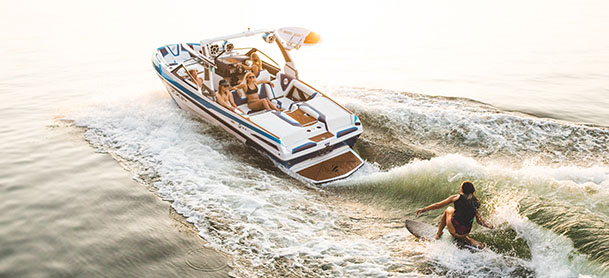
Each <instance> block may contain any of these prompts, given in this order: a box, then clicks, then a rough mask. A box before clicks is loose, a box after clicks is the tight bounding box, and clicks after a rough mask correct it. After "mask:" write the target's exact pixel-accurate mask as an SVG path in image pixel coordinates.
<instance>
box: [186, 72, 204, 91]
mask: <svg viewBox="0 0 609 278" xmlns="http://www.w3.org/2000/svg"><path fill="white" fill-rule="evenodd" d="M188 74H189V75H190V78H191V79H192V81H194V82H195V83H196V84H197V88H203V78H201V77H199V76H198V74H197V70H196V69H189V70H188Z"/></svg>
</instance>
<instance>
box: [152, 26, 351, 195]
mask: <svg viewBox="0 0 609 278" xmlns="http://www.w3.org/2000/svg"><path fill="white" fill-rule="evenodd" d="M319 41H320V36H319V35H318V34H317V33H315V32H311V31H309V30H307V29H304V28H298V27H287V28H279V29H260V30H249V29H248V30H247V31H245V32H241V33H237V34H232V35H226V36H221V37H216V38H210V39H204V40H201V41H200V42H198V43H176V44H168V45H165V46H162V47H159V48H158V49H157V50H156V51H155V52H154V54H153V56H152V63H153V67H154V69H155V71H156V73H157V74H158V76H159V77H160V79H161V80H162V82H163V84H164V85H165V87H166V88H167V91H168V93H169V95H170V96H171V98H173V100H174V101H175V103H176V104H177V105H178V106H179V107H180V108H182V109H183V110H187V111H190V112H192V113H193V114H194V115H196V116H197V117H198V118H201V119H203V120H205V121H208V122H211V123H213V124H216V125H219V126H220V127H222V128H223V129H225V130H226V131H227V132H229V133H230V134H232V135H233V136H235V137H236V138H237V139H238V140H240V141H242V142H243V143H245V144H247V145H248V146H251V147H253V148H254V149H256V150H258V151H260V152H261V153H263V154H265V155H267V156H268V157H269V158H270V159H272V160H273V161H274V162H275V164H276V165H277V166H278V167H279V168H280V169H282V170H283V171H285V172H287V173H288V174H290V175H292V176H293V177H296V178H299V179H301V180H304V181H305V182H310V183H314V184H320V183H327V182H330V181H334V180H338V179H342V178H345V177H348V176H349V175H351V174H352V173H354V172H355V171H356V170H357V169H358V168H360V167H361V166H362V165H363V161H362V159H361V158H360V157H359V155H358V154H357V153H356V152H355V151H354V150H353V149H352V148H353V145H354V144H355V142H356V141H357V138H358V137H359V136H360V135H361V133H362V131H363V129H362V128H363V127H362V124H361V121H360V120H359V119H358V117H357V116H356V115H355V114H353V113H352V112H351V111H349V110H348V109H347V108H345V107H344V106H342V105H340V104H339V103H337V102H336V101H334V100H333V99H332V98H330V97H328V96H327V95H325V94H324V93H322V92H321V91H319V90H317V89H315V88H313V87H312V86H310V85H309V84H307V83H305V82H304V81H302V80H300V79H299V78H298V70H297V69H296V66H295V63H294V60H293V59H292V56H291V55H290V52H291V51H293V50H297V49H299V48H300V47H302V46H307V45H315V44H316V43H318V42H319ZM252 53H257V54H258V56H259V57H260V58H261V60H262V68H263V69H262V70H261V71H260V73H259V74H258V76H257V79H258V80H265V81H269V82H270V83H272V84H273V86H271V85H270V84H265V83H262V84H260V85H259V88H258V94H259V97H260V99H262V98H267V99H269V100H270V101H271V102H272V103H273V104H275V105H276V106H277V107H278V108H281V109H282V110H283V111H265V110H262V111H251V110H250V109H248V106H247V100H246V99H245V98H244V96H245V94H244V93H243V92H239V91H236V90H233V91H232V92H231V94H232V97H233V100H234V101H235V104H236V105H237V106H238V108H239V109H240V110H241V111H239V110H236V109H235V110H234V111H231V110H229V109H227V108H225V107H223V106H221V105H220V104H218V103H217V102H216V101H215V92H216V91H217V88H218V84H219V82H220V80H227V81H228V82H229V83H230V85H232V86H234V85H237V84H238V83H239V82H241V80H242V78H243V76H244V74H245V71H244V70H243V67H240V66H237V65H238V64H239V63H241V64H247V63H248V62H249V58H250V56H251V54H252ZM273 53H274V54H275V56H274V57H272V55H273ZM269 55H271V56H269ZM277 56H279V58H282V59H283V61H281V62H282V65H280V64H279V63H277V62H276V60H275V59H277V58H278V57H277ZM193 70H196V76H197V77H198V78H200V79H198V80H203V82H202V83H203V84H202V86H198V85H197V82H196V81H195V77H194V75H195V72H194V71H193ZM199 83H200V82H199Z"/></svg>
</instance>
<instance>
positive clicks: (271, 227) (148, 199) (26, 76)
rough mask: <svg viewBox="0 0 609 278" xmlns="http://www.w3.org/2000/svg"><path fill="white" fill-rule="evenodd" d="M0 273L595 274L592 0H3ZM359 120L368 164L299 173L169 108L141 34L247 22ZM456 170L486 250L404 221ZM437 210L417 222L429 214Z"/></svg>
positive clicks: (597, 89) (598, 249) (598, 63)
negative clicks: (315, 36) (414, 231)
mask: <svg viewBox="0 0 609 278" xmlns="http://www.w3.org/2000/svg"><path fill="white" fill-rule="evenodd" d="M7 7H8V8H5V9H3V10H2V11H0V16H1V18H2V19H0V20H1V22H2V25H3V28H2V29H0V36H1V37H2V41H0V53H2V54H3V55H2V56H3V57H4V61H5V63H4V66H3V67H2V69H0V73H1V75H0V76H1V77H0V99H1V100H2V101H1V102H0V106H1V109H0V119H2V122H3V125H2V126H1V127H0V138H1V140H0V144H1V145H0V147H1V149H2V151H1V155H0V169H2V170H1V171H0V196H1V197H0V204H1V205H0V206H1V211H2V212H3V213H2V214H1V215H0V276H2V277H5V276H6V277H32V276H33V277H39V276H53V277H55V276H59V277H64V276H65V277H73V276H82V277H90V276H107V277H116V276H120V277H142V276H181V277H226V276H229V275H232V276H235V277H274V276H275V277H291V276H292V277H303V276H304V277H311V276H322V277H388V276H389V277H421V276H425V277H427V276H429V277H437V276H451V277H454V276H463V277H465V276H467V277H506V276H512V277H531V276H533V277H578V276H579V277H605V276H606V275H608V274H609V228H608V227H609V221H608V220H607V216H609V205H608V204H609V165H608V164H609V155H608V153H609V128H608V127H607V126H609V120H608V119H609V109H607V107H609V100H608V98H607V97H606V96H607V95H608V94H609V71H607V69H609V20H607V19H608V18H609V3H607V2H605V1H577V2H576V1H548V2H530V1H510V2H505V3H493V2H488V1H464V2H454V1H426V2H424V3H415V2H412V3H410V2H404V3H401V2H390V1H376V2H366V3H361V4H354V3H351V2H327V1H326V2H321V1H318V2H316V1H313V2H312V3H307V4H306V5H304V4H303V5H301V6H297V5H288V4H286V3H284V2H276V1H272V2H268V3H265V4H262V3H253V2H251V1H234V2H231V3H203V2H201V1H198V2H185V3H182V2H180V3H167V2H161V1H150V2H145V3H133V2H118V1H104V2H95V3H87V2H80V1H59V2H48V3H47V2H43V1H34V2H23V3H10V5H7ZM281 26H303V27H307V28H310V29H312V30H314V31H316V32H318V33H320V34H321V36H322V38H323V41H322V43H321V44H319V45H317V46H314V47H303V48H301V49H300V50H298V51H296V52H294V53H293V54H292V55H293V56H294V58H295V59H296V65H297V66H298V68H299V70H300V75H301V76H300V77H301V78H302V79H303V80H305V81H306V82H307V83H309V84H312V85H313V86H315V87H317V88H319V89H321V90H323V91H324V92H325V93H326V94H328V95H330V96H332V97H333V98H334V99H336V100H337V101H338V102H340V103H341V104H344V105H345V106H347V107H348V108H349V109H350V110H352V111H353V112H354V113H356V114H357V115H358V117H360V118H361V119H362V122H363V126H364V134H363V135H362V137H361V138H360V140H359V141H358V143H357V144H356V150H357V151H358V152H359V153H360V155H361V156H362V158H364V159H365V160H366V165H365V166H364V167H363V168H362V169H361V170H359V171H358V172H357V173H355V174H354V175H353V176H352V177H350V178H348V179H345V180H342V181H338V182H335V183H332V184H327V185H323V186H317V187H315V186H310V185H306V184H303V183H301V182H299V181H297V180H294V179H293V178H291V177H289V176H288V175H286V174H284V173H283V172H281V171H279V170H278V169H277V168H276V167H275V166H274V165H273V163H271V162H270V161H268V160H267V159H266V158H265V157H263V156H261V155H260V154H258V153H257V152H255V151H252V150H250V149H248V148H247V147H246V146H244V145H242V144H241V143H239V142H238V141H236V140H234V139H233V138H232V137H231V136H230V135H229V134H227V133H226V132H224V131H223V130H221V129H219V128H217V127H214V126H211V125H209V124H207V123H204V122H201V121H199V120H196V119H195V118H194V117H193V116H192V115H190V114H188V113H186V112H184V111H181V110H180V109H179V108H177V107H176V106H175V105H174V104H173V102H172V100H171V99H170V98H169V96H168V95H167V93H166V92H165V90H164V87H163V86H162V83H161V82H160V81H159V80H158V77H157V76H156V74H155V73H154V70H153V69H152V67H151V62H150V57H151V54H152V52H153V51H154V50H155V49H156V48H157V47H159V46H162V45H165V44H169V43H177V42H197V41H198V40H200V39H203V38H207V37H214V36H219V35H224V34H229V33H237V32H241V31H244V30H246V29H247V28H248V27H251V28H253V29H256V28H265V27H281ZM463 180H472V181H474V183H475V184H476V189H477V194H478V197H479V198H480V200H481V201H482V203H483V207H482V209H483V214H484V215H485V216H486V218H487V219H488V220H489V221H490V222H491V223H493V224H494V225H495V226H498V229H496V230H493V231H491V230H488V229H485V228H483V227H480V226H475V227H474V229H473V234H472V235H473V237H475V238H477V239H480V240H483V241H484V242H486V243H487V244H488V245H489V246H490V248H488V249H486V250H483V251H480V252H474V253H472V252H470V251H469V250H462V249H458V248H456V247H455V246H454V245H452V244H450V243H449V242H445V241H439V242H431V243H430V242H420V241H416V240H415V239H414V238H413V237H412V236H411V235H410V234H409V233H408V232H407V231H406V230H405V229H403V220H404V219H406V218H412V217H414V211H415V210H416V209H417V208H419V207H422V206H426V205H428V204H431V203H433V202H437V201H440V200H442V199H444V198H446V197H447V196H448V195H450V194H456V193H457V192H458V185H459V184H460V183H461V182H462V181H463ZM440 214H441V211H440V210H437V211H433V212H428V213H426V214H425V215H423V217H422V218H421V220H422V221H425V222H428V223H436V222H437V221H438V220H439V216H440Z"/></svg>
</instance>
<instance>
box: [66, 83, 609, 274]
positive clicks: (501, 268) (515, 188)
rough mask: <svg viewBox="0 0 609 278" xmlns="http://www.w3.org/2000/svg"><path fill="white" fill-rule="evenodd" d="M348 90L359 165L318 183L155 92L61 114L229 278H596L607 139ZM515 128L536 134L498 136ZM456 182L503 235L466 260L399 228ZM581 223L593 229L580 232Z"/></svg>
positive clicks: (474, 109)
mask: <svg viewBox="0 0 609 278" xmlns="http://www.w3.org/2000/svg"><path fill="white" fill-rule="evenodd" d="M352 90H353V89H352V88H348V89H344V90H343V89H335V90H333V91H332V92H331V93H332V94H334V95H335V96H336V97H337V98H339V99H340V101H341V102H344V103H346V104H347V106H348V107H349V108H350V109H353V110H355V112H356V113H357V114H358V116H359V115H361V118H362V121H363V122H364V126H365V129H366V132H365V133H364V135H362V138H361V139H360V141H359V142H358V143H357V144H356V149H357V150H358V152H359V153H360V154H361V155H362V157H363V158H365V159H366V160H367V161H368V163H366V165H365V166H364V167H362V169H360V170H359V171H358V172H357V173H355V174H354V175H353V176H352V177H351V178H349V179H346V180H342V181H337V182H334V183H331V184H328V185H325V186H323V187H321V188H312V187H310V186H308V185H303V184H302V183H300V182H299V181H297V180H295V179H293V178H291V177H289V176H288V175H286V174H284V173H283V172H281V171H280V170H278V169H277V168H276V167H274V165H273V163H272V162H271V161H269V160H268V159H267V158H265V157H264V156H262V155H260V154H259V153H257V152H256V151H253V150H250V149H249V148H247V147H246V146H245V145H243V144H241V143H240V142H238V141H237V140H234V139H233V138H232V137H231V136H230V135H228V134H227V133H226V132H224V131H223V130H221V129H220V128H217V127H213V126H211V125H208V124H205V123H202V122H199V121H198V120H196V119H194V118H192V115H190V114H188V113H185V112H183V111H181V110H179V109H178V108H176V107H175V106H174V104H173V103H172V102H171V100H170V99H169V98H167V97H159V95H164V94H161V93H159V94H155V95H152V96H148V97H144V98H142V97H139V98H138V100H137V101H129V100H127V101H125V99H122V100H121V101H120V102H112V103H100V104H95V105H93V106H92V107H88V108H86V109H83V110H79V111H76V112H74V113H72V114H71V115H70V116H68V118H69V119H72V120H73V121H74V125H75V126H78V127H82V128H84V130H85V133H84V136H85V139H86V140H87V141H88V142H90V143H91V145H92V146H93V147H94V148H96V149H97V150H98V151H100V152H107V153H110V154H111V155H112V156H113V157H115V158H116V159H117V160H118V161H119V162H120V163H121V164H122V165H123V166H125V168H126V169H128V170H129V171H131V172H132V173H133V175H134V177H135V178H136V179H137V180H138V181H139V182H141V183H142V184H144V185H146V186H148V187H150V188H152V189H154V190H155V192H156V194H158V195H159V196H160V197H161V198H163V199H164V200H167V201H169V202H171V205H172V207H173V208H174V209H175V210H176V211H177V212H178V213H179V214H181V215H183V216H184V217H185V218H186V220H187V221H188V222H190V223H192V224H193V225H194V226H195V227H196V229H197V231H198V233H199V235H200V236H201V237H203V238H204V239H206V240H207V241H208V242H209V243H210V245H212V246H213V247H215V248H218V249H221V250H223V251H225V252H227V253H230V254H232V255H233V256H234V257H235V260H234V263H235V265H236V268H235V269H236V270H235V271H236V272H237V274H236V275H237V276H243V277H256V276H269V275H286V276H287V275H300V276H327V277H335V276H347V277H351V276H353V277H359V276H362V275H367V276H373V277H375V276H376V277H386V276H388V275H391V276H401V275H405V276H408V275H417V276H426V275H429V276H432V277H433V276H437V275H445V276H473V277H488V276H495V277H505V276H519V277H527V276H533V275H535V276H540V277H544V276H545V277H572V276H577V274H590V275H592V276H594V275H602V274H606V273H607V271H608V269H607V262H608V261H609V259H608V257H607V256H606V255H607V254H606V251H604V250H607V247H606V246H605V245H603V244H596V243H595V242H598V241H599V240H605V239H606V237H605V236H606V235H607V234H609V233H607V228H604V226H609V225H606V224H607V222H606V221H605V220H604V219H605V218H606V216H607V215H609V206H608V205H607V204H609V202H607V201H608V200H609V195H608V192H609V168H607V166H605V165H604V164H603V162H604V161H606V155H604V154H600V153H597V152H600V151H602V150H605V148H607V146H606V145H603V144H604V142H606V140H607V138H609V135H607V130H606V129H604V128H602V127H588V126H582V125H577V124H570V123H562V122H558V121H552V120H546V119H536V118H531V117H528V116H526V115H519V114H514V113H507V112H503V111H499V110H497V109H494V108H492V107H489V106H487V105H485V104H482V103H477V102H469V101H465V100H462V99H454V98H435V97H428V96H423V95H415V94H403V93H395V92H386V91H375V92H368V91H364V90H363V89H362V91H361V92H358V93H356V94H353V92H352ZM387 103H388V104H387ZM364 104H365V105H364ZM489 119H490V120H489ZM452 121H457V123H452ZM459 121H460V123H459ZM527 125H529V126H527ZM466 131H467V132H466ZM524 131H528V132H532V133H534V134H529V135H528V136H524V135H522V136H515V135H514V137H512V138H511V140H508V139H505V138H503V139H502V138H501V137H502V136H506V134H512V133H516V132H521V133H523V132H524ZM459 134H461V135H459ZM561 134H562V135H561ZM567 135H568V136H567ZM535 136H542V137H543V138H536V137H535ZM544 136H545V137H544ZM595 136H596V137H595ZM521 137H523V138H524V139H523V138H521ZM508 138H509V137H508ZM544 140H545V141H548V142H546V143H544ZM552 140H557V141H556V142H553V143H549V142H550V141H552ZM561 140H562V141H561ZM572 142H578V144H579V145H576V146H571V145H570V144H572ZM536 144H537V145H536ZM542 145H543V146H544V147H543V148H542V147H541V146H542ZM562 145H566V147H559V146H562ZM575 150H577V151H575ZM580 150H588V152H585V151H582V152H580ZM458 153H460V154H458ZM505 157H507V158H508V159H505V160H504V159H503V158H505ZM524 158H527V159H524ZM580 160H581V161H580ZM506 161H507V163H506ZM523 161H524V162H523ZM466 179H467V180H473V181H474V183H475V184H476V185H477V189H478V197H479V198H480V200H481V201H482V203H483V204H484V206H483V211H484V215H485V216H486V217H489V218H490V219H491V221H493V223H495V224H497V225H500V227H501V228H500V229H499V230H497V231H488V230H484V229H478V228H475V233H474V234H473V236H475V237H477V238H479V239H482V240H484V241H485V242H487V243H489V246H491V248H489V249H488V250H484V251H482V252H477V253H471V252H469V251H467V250H461V249H458V248H456V247H455V246H454V245H452V244H446V243H445V242H431V243H424V242H418V241H416V240H414V238H413V237H412V236H409V235H408V233H406V232H405V230H404V229H403V224H402V222H401V221H402V219H403V216H404V214H406V215H407V216H408V217H412V216H413V212H414V210H415V209H416V208H418V207H420V206H423V205H427V204H429V203H432V202H436V201H438V200H441V199H443V198H446V196H448V195H450V194H455V193H456V191H457V190H458V184H459V183H460V182H461V181H463V180H466ZM561 207H566V208H569V209H564V210H561V209H560V208H561ZM437 213H440V211H437ZM554 219H560V221H554ZM580 219H583V221H579V222H580V223H591V225H590V226H585V225H577V222H578V220H580ZM423 220H424V221H427V222H429V223H435V222H437V221H438V216H437V214H431V213H430V214H428V215H425V216H423ZM575 238H577V239H575ZM405 250H408V251H405Z"/></svg>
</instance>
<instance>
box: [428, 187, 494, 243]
mask: <svg viewBox="0 0 609 278" xmlns="http://www.w3.org/2000/svg"><path fill="white" fill-rule="evenodd" d="M475 191H476V189H475V188H474V184H473V183H472V182H471V181H465V182H463V183H462V184H461V192H460V193H459V194H455V195H452V196H449V197H448V198H446V199H445V200H444V201H441V202H437V203H434V204H431V205H429V206H427V207H424V208H420V209H418V210H417V212H416V215H417V216H419V214H421V213H422V212H426V211H429V210H434V209H439V208H443V207H445V206H447V205H449V204H450V203H454V208H453V207H448V208H446V210H445V211H444V214H442V219H441V220H440V225H439V226H438V232H437V233H436V239H439V238H440V237H441V236H442V233H443V231H444V227H447V228H448V232H450V234H451V235H452V236H453V237H455V238H457V239H462V240H464V241H465V242H466V243H468V244H469V245H472V246H475V247H478V248H484V243H482V242H479V241H476V240H474V239H472V238H470V237H469V232H470V231H471V229H472V224H473V223H474V217H475V218H476V221H477V222H478V224H480V225H482V226H484V227H487V228H489V229H492V228H493V227H492V226H491V225H489V224H487V223H486V222H485V221H484V219H482V217H481V216H480V202H479V201H478V198H476V196H475V195H474V192H475Z"/></svg>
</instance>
